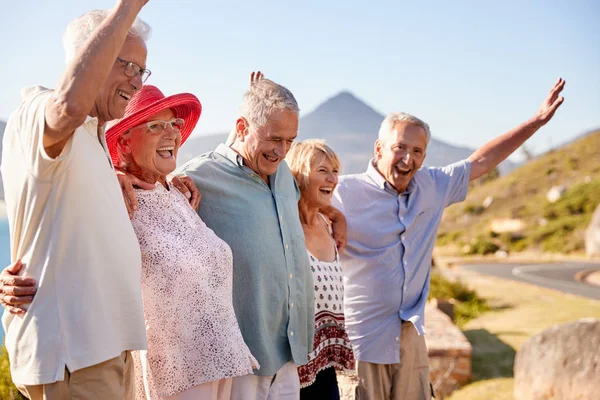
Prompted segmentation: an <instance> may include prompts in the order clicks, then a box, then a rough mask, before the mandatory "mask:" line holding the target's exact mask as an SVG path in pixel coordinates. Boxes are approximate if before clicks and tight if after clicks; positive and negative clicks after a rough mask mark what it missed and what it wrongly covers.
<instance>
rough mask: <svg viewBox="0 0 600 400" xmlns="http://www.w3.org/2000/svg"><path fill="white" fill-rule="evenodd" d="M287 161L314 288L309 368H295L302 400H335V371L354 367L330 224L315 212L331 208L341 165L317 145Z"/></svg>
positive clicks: (295, 149)
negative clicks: (294, 182) (297, 189)
mask: <svg viewBox="0 0 600 400" xmlns="http://www.w3.org/2000/svg"><path fill="white" fill-rule="evenodd" d="M286 161H287V163H288V164H289V166H290V169H291V171H292V173H293V174H294V176H295V177H296V180H297V181H298V186H299V187H300V192H301V196H300V201H299V202H298V210H299V214H300V221H301V223H302V228H303V230H304V236H305V242H306V249H307V251H308V256H309V260H310V268H311V271H312V273H313V280H314V289H315V340H314V347H313V351H312V352H311V353H310V354H309V356H308V360H309V361H308V363H307V364H305V365H302V366H300V367H298V375H299V376H300V385H301V388H302V389H301V390H300V398H301V399H311V400H317V399H327V400H329V399H336V400H337V399H339V398H340V395H339V388H338V384H337V378H336V373H335V369H336V368H337V369H347V370H351V369H353V368H354V355H353V353H352V348H351V347H350V342H349V340H348V335H347V334H346V330H345V329H344V313H343V307H344V287H343V282H342V268H341V264H340V260H339V255H338V250H337V248H336V244H335V241H334V240H333V238H332V233H331V227H330V224H329V221H328V219H327V218H326V217H324V216H323V215H322V214H321V213H320V212H319V211H320V210H321V209H323V208H328V207H330V205H331V196H332V195H333V191H334V189H335V187H336V185H337V181H338V174H339V171H340V161H339V159H338V157H337V156H336V154H335V153H334V152H333V150H331V148H329V146H327V145H326V144H325V142H324V141H322V140H306V141H304V142H300V143H295V144H294V145H292V148H291V149H290V151H289V153H288V155H287V157H286Z"/></svg>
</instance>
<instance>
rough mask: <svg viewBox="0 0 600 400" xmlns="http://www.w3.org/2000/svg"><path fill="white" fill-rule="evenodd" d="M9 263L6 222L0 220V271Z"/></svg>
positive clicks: (2, 335) (0, 329)
mask: <svg viewBox="0 0 600 400" xmlns="http://www.w3.org/2000/svg"><path fill="white" fill-rule="evenodd" d="M9 263H10V241H9V236H8V220H6V219H0V270H2V269H4V267H6V266H7V265H8V264H9ZM3 340H4V331H3V330H2V326H1V325H0V343H1V342H2V341H3Z"/></svg>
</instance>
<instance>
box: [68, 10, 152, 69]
mask: <svg viewBox="0 0 600 400" xmlns="http://www.w3.org/2000/svg"><path fill="white" fill-rule="evenodd" d="M110 13H111V10H93V11H90V12H87V13H85V14H83V15H82V16H81V17H79V18H75V19H74V20H72V21H71V22H69V25H67V29H66V30H65V33H64V35H63V47H64V48H65V60H66V62H69V61H71V60H72V59H73V58H74V57H75V54H77V51H79V49H80V48H82V47H83V45H85V43H86V42H87V40H88V39H89V38H90V36H92V33H94V31H95V30H96V29H98V27H99V26H100V25H101V24H102V22H103V21H104V20H105V19H106V18H107V17H108V16H109V14H110ZM129 34H130V35H132V36H135V37H138V38H140V39H142V41H144V43H145V42H146V41H147V40H148V38H149V37H150V25H148V24H147V23H145V22H144V21H142V20H141V19H139V18H136V19H135V21H134V22H133V24H132V25H131V28H130V29H129Z"/></svg>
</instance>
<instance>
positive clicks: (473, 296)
mask: <svg viewBox="0 0 600 400" xmlns="http://www.w3.org/2000/svg"><path fill="white" fill-rule="evenodd" d="M429 298H430V299H443V300H450V299H454V300H455V301H456V303H455V305H454V322H455V323H456V325H458V326H459V327H462V326H463V325H464V324H466V323H467V322H469V321H470V320H472V319H473V318H475V317H477V316H478V315H479V314H481V313H483V312H484V311H487V310H489V306H488V304H487V301H486V300H485V299H483V298H481V297H479V296H478V295H477V292H475V291H474V290H471V289H469V288H468V287H467V286H466V285H465V284H463V283H462V282H460V281H451V280H449V279H447V278H445V277H444V276H443V275H442V274H440V273H439V272H432V273H431V284H430V287H429Z"/></svg>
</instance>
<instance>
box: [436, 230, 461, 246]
mask: <svg viewBox="0 0 600 400" xmlns="http://www.w3.org/2000/svg"><path fill="white" fill-rule="evenodd" d="M461 235H462V232H461V231H450V232H442V233H439V234H438V236H437V242H436V244H437V245H438V246H446V245H449V244H459V239H460V236H461Z"/></svg>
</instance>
